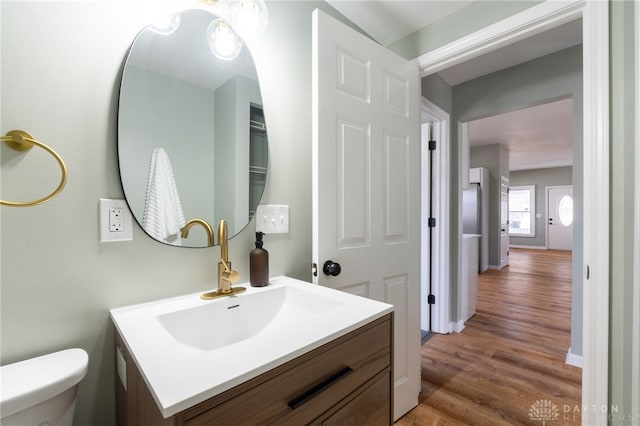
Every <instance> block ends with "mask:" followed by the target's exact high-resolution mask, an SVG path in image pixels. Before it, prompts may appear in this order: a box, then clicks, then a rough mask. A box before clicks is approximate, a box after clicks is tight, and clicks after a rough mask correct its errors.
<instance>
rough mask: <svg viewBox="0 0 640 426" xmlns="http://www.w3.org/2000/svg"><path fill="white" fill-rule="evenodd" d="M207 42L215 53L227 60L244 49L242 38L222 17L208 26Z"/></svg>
mask: <svg viewBox="0 0 640 426" xmlns="http://www.w3.org/2000/svg"><path fill="white" fill-rule="evenodd" d="M207 44H208V45H209V49H210V50H211V52H213V54H214V55H216V56H217V57H218V58H220V59H224V60H226V61H230V60H231V59H233V58H235V57H236V56H238V54H240V51H241V50H242V40H240V37H238V35H237V34H236V33H235V32H234V31H233V29H232V28H231V26H229V24H228V23H227V22H226V21H224V20H222V19H216V20H215V21H213V22H211V23H210V24H209V26H208V27H207Z"/></svg>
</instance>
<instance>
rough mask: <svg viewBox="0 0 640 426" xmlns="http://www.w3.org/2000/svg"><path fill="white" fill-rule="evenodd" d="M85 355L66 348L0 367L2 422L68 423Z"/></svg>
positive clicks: (56, 425) (28, 425) (84, 371)
mask: <svg viewBox="0 0 640 426" xmlns="http://www.w3.org/2000/svg"><path fill="white" fill-rule="evenodd" d="M88 362H89V356H88V355H87V353H86V352H85V351H84V350H82V349H77V348H76V349H67V350H64V351H60V352H55V353H52V354H49V355H43V356H40V357H37V358H32V359H27V360H24V361H19V362H15V363H13V364H7V365H3V366H2V367H0V380H2V387H1V388H0V391H1V393H0V415H1V416H2V418H1V419H0V424H2V426H13V425H16V426H18V425H19V426H31V425H33V426H40V425H42V426H71V425H72V424H73V412H74V410H75V407H76V390H77V388H78V383H80V380H82V379H83V378H84V376H85V375H86V374H87V364H88Z"/></svg>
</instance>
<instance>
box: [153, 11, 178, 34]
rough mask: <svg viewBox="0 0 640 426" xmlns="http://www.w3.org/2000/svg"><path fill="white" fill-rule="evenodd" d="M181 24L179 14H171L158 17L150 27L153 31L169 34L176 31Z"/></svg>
mask: <svg viewBox="0 0 640 426" xmlns="http://www.w3.org/2000/svg"><path fill="white" fill-rule="evenodd" d="M179 26H180V16H179V15H171V16H163V17H161V18H157V19H156V20H155V21H154V22H153V23H152V24H151V25H150V26H149V28H150V29H151V31H153V32H155V33H157V34H162V35H168V34H171V33H174V32H175V31H176V30H177V29H178V27H179Z"/></svg>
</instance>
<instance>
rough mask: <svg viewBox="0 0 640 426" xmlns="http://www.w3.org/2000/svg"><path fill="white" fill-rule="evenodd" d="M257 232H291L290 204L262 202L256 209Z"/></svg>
mask: <svg viewBox="0 0 640 426" xmlns="http://www.w3.org/2000/svg"><path fill="white" fill-rule="evenodd" d="M256 232H264V233H265V234H287V233H289V206H283V205H274V204H260V205H259V206H258V208H257V209H256Z"/></svg>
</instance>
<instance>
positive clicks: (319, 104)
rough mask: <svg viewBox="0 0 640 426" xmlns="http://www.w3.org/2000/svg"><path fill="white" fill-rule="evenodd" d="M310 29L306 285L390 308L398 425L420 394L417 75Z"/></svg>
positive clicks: (333, 27) (396, 60) (333, 30)
mask: <svg viewBox="0 0 640 426" xmlns="http://www.w3.org/2000/svg"><path fill="white" fill-rule="evenodd" d="M313 24H314V29H313V38H314V41H313V49H314V50H313V262H314V263H315V264H316V265H317V269H316V271H317V273H316V274H314V275H316V276H314V277H313V281H314V282H315V283H318V284H320V285H325V286H328V287H332V288H336V289H340V290H343V291H348V292H351V293H355V294H358V295H361V296H364V297H368V298H372V299H376V300H380V301H383V302H387V303H390V304H392V305H394V418H395V419H397V418H399V417H400V416H402V415H403V414H404V413H406V412H407V411H409V410H410V409H411V408H413V407H415V406H416V405H417V403H418V394H419V391H420V138H419V136H420V130H419V128H420V119H419V115H418V110H419V108H418V107H419V95H420V86H419V79H418V69H417V66H416V65H415V64H411V63H409V62H407V61H406V60H404V59H402V58H400V57H399V56H397V55H395V54H393V53H391V52H390V51H388V50H387V49H385V48H383V47H382V46H380V45H378V44H377V43H375V42H373V41H372V40H370V39H368V38H366V37H364V36H362V35H361V34H359V33H357V32H355V31H354V30H352V29H350V28H348V27H347V26H345V25H343V24H342V23H340V22H338V21H336V20H335V19H334V18H332V17H330V16H328V15H326V14H324V13H323V12H321V11H318V10H316V11H315V12H314V20H313ZM327 261H332V262H334V263H337V264H339V265H340V266H341V268H340V273H339V274H337V275H336V276H333V275H325V274H324V273H323V265H324V264H325V262H327ZM336 271H337V269H334V272H336Z"/></svg>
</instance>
